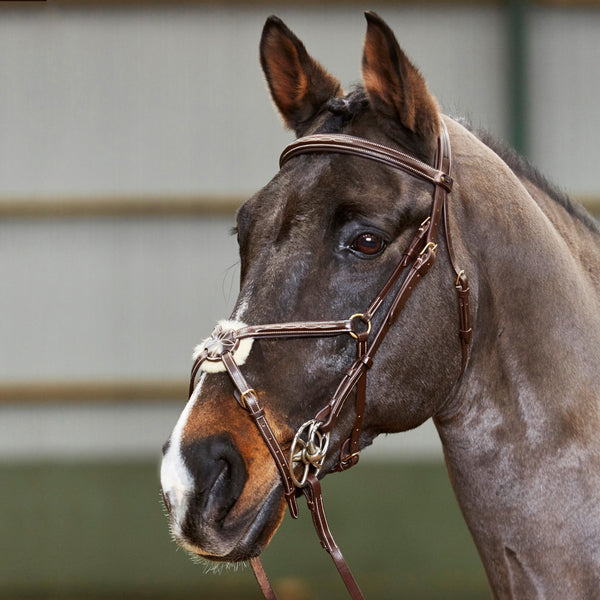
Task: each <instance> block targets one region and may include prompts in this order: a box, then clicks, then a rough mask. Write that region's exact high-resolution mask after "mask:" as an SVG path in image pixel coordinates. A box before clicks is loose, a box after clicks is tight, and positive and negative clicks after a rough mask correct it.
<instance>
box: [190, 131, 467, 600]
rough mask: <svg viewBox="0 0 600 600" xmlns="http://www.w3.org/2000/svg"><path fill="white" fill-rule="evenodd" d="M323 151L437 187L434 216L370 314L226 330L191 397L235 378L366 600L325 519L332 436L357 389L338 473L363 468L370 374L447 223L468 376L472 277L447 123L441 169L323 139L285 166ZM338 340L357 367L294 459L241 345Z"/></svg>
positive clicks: (291, 153)
mask: <svg viewBox="0 0 600 600" xmlns="http://www.w3.org/2000/svg"><path fill="white" fill-rule="evenodd" d="M321 152H327V153H339V154H349V155H354V156H359V157H362V158H367V159H370V160H374V161H377V162H379V163H382V164H385V165H387V166H390V167H393V168H395V169H400V170H402V171H405V172H406V173H409V174H410V175H412V176H414V177H416V178H418V179H422V180H424V181H426V182H428V183H431V184H433V186H434V192H433V201H432V207H431V213H430V215H429V217H428V218H427V219H426V220H425V221H424V222H423V223H422V224H421V226H420V227H419V228H418V230H417V232H416V234H415V236H414V238H413V240H412V241H411V243H410V244H409V246H408V248H407V249H406V251H405V252H404V254H403V256H402V259H401V261H400V262H399V264H398V265H397V266H396V268H395V269H394V271H393V272H392V274H391V275H390V277H389V278H388V280H387V281H386V283H385V285H384V286H383V287H382V289H381V290H380V292H379V293H378V294H377V295H376V296H375V298H374V299H373V301H372V302H371V304H370V305H369V306H368V307H367V308H366V310H365V311H364V312H362V313H357V314H354V315H352V316H351V317H349V318H347V319H343V320H340V321H308V322H291V323H275V324H267V325H244V324H240V326H239V327H231V326H229V327H227V326H224V325H219V326H217V328H216V329H215V330H214V332H213V334H212V336H211V337H210V338H209V339H208V340H206V341H205V342H204V343H203V345H202V346H201V347H200V349H199V351H198V353H197V358H196V360H195V362H194V365H193V367H192V373H191V378H190V390H189V393H190V396H191V395H192V393H193V391H194V388H195V382H196V377H197V374H198V371H199V370H201V369H202V370H204V371H207V372H213V371H214V370H224V371H227V373H228V374H229V376H230V378H231V380H232V382H233V384H234V386H235V391H234V396H235V398H236V400H237V401H238V403H239V404H240V406H241V407H242V408H243V409H245V410H246V411H247V412H248V413H249V415H250V417H251V418H252V419H253V421H254V422H255V424H256V426H257V427H258V430H259V432H260V434H261V436H262V438H263V440H264V442H265V444H266V445H267V447H268V449H269V451H270V453H271V455H272V457H273V460H274V461H275V465H276V466H277V469H278V471H279V474H280V476H281V481H282V484H283V495H284V497H285V500H286V502H287V504H288V508H289V510H290V514H291V515H292V517H293V518H298V505H297V503H296V492H297V491H298V490H300V489H301V490H302V492H303V493H304V495H305V496H306V499H307V504H308V507H309V509H310V511H311V515H312V519H313V524H314V526H315V529H316V531H317V534H318V536H319V540H320V542H321V545H322V546H323V548H324V549H325V550H326V551H327V552H328V553H329V554H330V555H331V557H332V559H333V561H334V563H335V566H336V568H337V569H338V571H339V573H340V576H341V578H342V580H343V581H344V584H345V585H346V588H347V589H348V592H349V593H350V597H351V598H352V599H353V600H364V597H363V595H362V593H361V591H360V589H359V588H358V585H357V584H356V581H355V580H354V578H353V576H352V574H351V572H350V569H349V568H348V565H347V564H346V561H345V560H344V557H343V556H342V553H341V552H340V550H339V548H338V546H337V544H336V543H335V540H334V539H333V536H332V535H331V532H330V530H329V526H328V524H327V519H326V517H325V509H324V506H323V498H322V494H321V486H320V483H319V480H318V478H317V475H318V474H319V472H320V471H321V469H322V467H323V464H324V461H325V458H326V456H327V450H328V446H329V436H330V434H331V431H332V430H333V428H334V427H335V425H336V423H337V420H338V418H339V416H340V414H341V412H342V409H343V407H344V404H345V402H346V400H347V398H348V396H350V394H351V393H352V391H353V390H356V394H355V421H354V425H353V427H352V430H351V432H350V435H349V437H348V438H347V439H346V440H345V442H344V443H343V444H342V447H341V451H340V456H339V459H338V462H337V465H336V466H335V468H334V469H335V470H336V471H343V470H346V469H348V468H350V467H352V466H354V465H355V464H356V463H357V462H358V459H359V453H360V446H359V442H360V433H361V430H362V422H363V418H364V412H365V405H366V389H367V372H368V370H369V369H370V367H371V366H372V364H373V359H374V356H375V353H376V352H377V350H378V349H379V347H380V345H381V343H382V342H383V340H384V338H385V336H386V334H387V333H388V331H389V329H390V327H391V326H392V325H393V323H394V322H395V321H396V319H397V317H398V315H399V314H400V311H401V310H402V309H403V308H404V306H405V304H406V302H407V301H408V299H409V297H410V296H411V294H412V292H413V291H414V289H415V287H416V285H417V284H418V282H419V281H420V280H421V279H422V278H423V277H424V276H425V275H426V274H427V273H428V271H429V270H430V269H431V267H432V266H433V263H434V262H435V258H436V253H437V248H438V246H437V242H436V239H437V238H438V233H439V230H440V227H441V224H442V221H443V227H444V234H445V238H446V247H447V250H448V255H449V259H450V264H451V266H452V269H453V271H454V275H455V277H456V279H455V287H456V293H457V298H458V306H459V328H458V333H459V337H460V340H461V352H462V359H461V376H462V374H463V372H464V370H465V368H466V365H467V360H468V355H469V345H470V341H471V334H472V330H471V326H470V316H469V285H468V281H467V276H466V275H465V272H464V271H463V270H462V269H459V267H458V266H457V261H456V256H455V253H454V247H453V245H452V240H451V236H450V230H449V227H448V206H447V199H448V194H449V193H450V191H451V190H452V183H453V180H452V178H451V176H450V170H451V151H450V140H449V137H448V132H447V130H446V126H445V125H444V123H443V122H442V123H441V134H440V137H439V139H438V151H437V156H436V167H435V168H434V167H431V166H429V165H427V164H425V163H423V162H421V161H419V160H417V159H416V158H414V157H412V156H409V155H407V154H404V153H402V152H399V151H397V150H395V149H392V148H388V147H386V146H382V145H380V144H376V143H374V142H370V141H368V140H364V139H362V138H356V137H352V136H349V135H342V134H331V135H324V134H318V135H310V136H306V137H303V138H300V139H298V140H296V141H295V142H293V143H291V144H290V145H289V146H287V148H285V150H284V151H283V153H282V154H281V157H280V161H279V165H280V167H283V165H284V164H285V163H286V162H287V161H289V160H290V159H292V158H293V157H295V156H298V155H300V154H307V153H321ZM402 275H405V276H404V279H403V280H402V282H401V284H400V287H399V289H398V291H397V292H396V293H395V295H394V296H392V301H391V304H390V306H389V308H388V309H387V312H386V313H385V315H384V317H383V320H382V322H381V324H380V325H379V327H378V328H377V330H376V331H372V320H373V317H374V316H375V314H376V313H377V311H378V310H379V308H380V307H381V305H382V304H383V302H384V301H385V300H386V298H388V297H389V296H390V295H391V292H392V290H393V289H394V288H395V287H396V284H397V283H398V282H399V281H400V279H401V277H402ZM337 335H349V336H350V337H352V338H353V339H354V340H355V342H356V360H355V361H354V363H353V364H352V365H351V366H350V368H349V369H348V370H347V371H346V373H345V375H344V377H343V378H342V380H341V381H340V383H339V385H338V387H337V389H336V391H335V392H334V394H333V396H332V397H331V399H330V400H329V402H328V403H327V404H326V405H325V406H324V407H323V408H322V409H321V410H320V411H319V412H318V413H317V415H316V416H315V417H314V418H313V419H311V420H309V421H307V422H306V423H304V424H303V425H302V426H301V427H300V428H299V429H298V432H297V433H296V435H295V437H294V440H293V442H292V445H291V449H290V452H289V456H288V457H287V458H286V456H285V454H284V452H283V450H282V448H281V446H280V444H279V442H278V441H277V439H276V438H275V435H274V434H273V431H272V429H271V427H270V425H269V423H268V421H267V419H266V417H265V413H264V410H263V408H262V407H261V405H260V404H259V401H258V395H257V393H256V391H255V390H254V389H253V388H252V387H251V386H250V385H249V384H248V382H247V381H246V379H245V378H244V376H243V374H242V372H241V370H240V365H242V364H243V362H244V360H245V358H246V357H245V356H244V357H242V358H239V356H240V354H239V353H238V350H239V348H240V345H241V344H242V343H243V342H244V341H245V340H246V341H247V340H254V339H257V338H295V337H328V336H337ZM248 351H249V350H248ZM236 357H237V358H236ZM211 363H212V364H215V363H216V364H217V365H218V366H217V368H216V369H213V368H211V369H209V368H208V364H211ZM250 563H251V566H252V569H253V571H254V574H255V576H256V579H257V581H258V584H259V586H260V588H261V590H262V592H263V595H264V596H265V598H266V599H267V600H276V596H275V593H274V591H273V589H272V587H271V585H270V584H269V581H268V579H267V577H266V574H265V572H264V570H263V568H262V565H261V563H260V559H259V558H258V557H255V558H253V559H251V561H250Z"/></svg>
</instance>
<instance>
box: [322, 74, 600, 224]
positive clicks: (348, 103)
mask: <svg viewBox="0 0 600 600" xmlns="http://www.w3.org/2000/svg"><path fill="white" fill-rule="evenodd" d="M325 108H326V110H327V111H328V112H329V115H328V116H327V118H326V119H325V120H324V122H322V123H321V124H320V127H319V133H339V132H341V131H342V130H343V128H344V126H345V125H347V124H349V123H351V122H352V121H353V120H354V119H356V118H357V117H360V116H361V115H362V114H364V113H365V112H366V111H367V109H368V108H369V98H368V97H367V93H366V91H365V89H364V88H363V86H362V85H356V86H355V87H354V89H353V90H352V91H351V92H350V93H349V94H348V95H346V96H345V97H344V98H332V99H331V100H329V102H328V103H327V104H326V105H325ZM455 120H456V121H458V122H459V123H460V124H461V125H462V126H463V127H465V128H466V129H468V130H469V131H470V132H471V133H473V135H475V136H476V137H477V138H478V139H479V140H481V142H483V143H484V144H485V145H486V146H487V147H488V148H490V149H491V150H492V151H493V152H495V153H496V154H497V155H498V156H499V157H500V158H501V159H502V160H503V161H504V162H505V163H506V164H507V165H508V166H509V168H510V169H511V170H512V171H513V173H514V174H515V175H516V176H517V177H518V178H519V179H526V180H527V181H530V182H531V183H532V184H533V185H534V186H536V187H537V188H539V189H540V190H541V191H542V192H544V193H545V194H547V195H548V197H550V198H552V199H553V200H554V201H555V202H557V203H558V204H559V205H560V206H562V207H563V208H564V209H565V210H566V211H567V213H568V214H569V215H571V216H572V217H574V218H576V219H578V220H579V221H581V222H582V223H584V224H585V225H586V226H587V227H588V228H589V229H590V230H592V231H594V232H595V233H598V234H600V229H599V228H598V224H597V223H596V221H595V220H594V219H593V218H592V217H591V216H590V214H589V213H588V212H587V211H586V210H585V208H583V206H581V204H579V203H578V202H576V201H575V200H573V199H572V198H570V197H569V196H568V195H567V194H566V193H565V192H564V191H562V190H561V189H559V188H558V187H557V186H556V185H554V184H553V183H551V182H550V181H549V180H548V179H547V178H546V177H545V176H544V175H542V174H541V173H540V171H538V169H537V168H536V167H534V166H533V165H532V164H531V162H530V161H529V160H528V159H527V158H525V157H524V156H522V155H521V154H519V153H518V152H517V151H516V150H514V149H513V148H512V147H510V146H509V145H508V144H506V143H504V142H502V141H500V140H498V139H497V138H495V137H494V136H493V135H491V134H490V133H489V132H488V131H485V130H475V129H474V127H473V125H472V124H471V123H470V122H469V121H468V120H466V119H464V118H455ZM413 150H415V149H413Z"/></svg>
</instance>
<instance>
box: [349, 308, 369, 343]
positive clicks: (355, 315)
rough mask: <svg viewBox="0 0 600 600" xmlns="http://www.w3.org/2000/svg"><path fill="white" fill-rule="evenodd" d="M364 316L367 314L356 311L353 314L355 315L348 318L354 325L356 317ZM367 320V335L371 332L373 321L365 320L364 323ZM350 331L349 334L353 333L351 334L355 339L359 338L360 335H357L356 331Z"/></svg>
mask: <svg viewBox="0 0 600 600" xmlns="http://www.w3.org/2000/svg"><path fill="white" fill-rule="evenodd" d="M364 316H365V315H364V313H355V314H353V315H352V316H351V317H350V318H349V319H348V321H350V325H351V326H352V321H354V319H357V318H362V317H364ZM365 322H366V324H367V335H368V334H369V333H371V321H370V320H369V321H363V323H365ZM348 333H349V334H350V335H351V336H352V337H353V338H354V339H355V340H357V339H358V335H356V333H354V331H352V330H350V331H349V332H348Z"/></svg>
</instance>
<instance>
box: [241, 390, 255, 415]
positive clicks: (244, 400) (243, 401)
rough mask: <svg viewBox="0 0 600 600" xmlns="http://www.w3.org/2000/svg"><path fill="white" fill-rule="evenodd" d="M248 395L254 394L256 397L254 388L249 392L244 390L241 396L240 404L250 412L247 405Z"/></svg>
mask: <svg viewBox="0 0 600 600" xmlns="http://www.w3.org/2000/svg"><path fill="white" fill-rule="evenodd" d="M248 394H254V395H255V396H256V392H255V391H254V388H248V389H247V390H244V391H243V392H241V394H240V404H241V405H242V408H245V409H246V410H248V406H247V405H246V396H247V395H248Z"/></svg>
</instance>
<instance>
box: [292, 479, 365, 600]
mask: <svg viewBox="0 0 600 600" xmlns="http://www.w3.org/2000/svg"><path fill="white" fill-rule="evenodd" d="M307 484H308V485H307V486H306V487H304V488H302V491H303V492H304V495H305V496H306V502H307V504H308V508H309V509H310V514H311V515H312V519H313V525H314V526H315V531H316V532H317V535H318V536H319V541H320V542H321V546H322V547H323V548H324V549H325V550H327V552H328V553H329V555H330V556H331V558H332V560H333V562H334V564H335V567H336V569H337V570H338V573H339V574H340V577H341V578H342V581H343V582H344V585H345V586H346V589H347V590H348V593H349V594H350V597H351V598H352V600H364V596H363V595H362V592H361V591H360V588H359V587H358V584H357V583H356V580H355V579H354V577H353V576H352V573H351V572H350V568H349V567H348V564H347V563H346V561H345V560H344V557H343V556H342V553H341V551H340V549H339V547H338V545H337V544H336V543H335V540H334V539H333V535H331V531H330V529H329V524H328V523H327V518H326V517H325V507H324V505H323V494H322V493H321V484H320V483H319V480H318V479H317V477H316V476H315V474H314V473H310V474H309V476H308V479H307Z"/></svg>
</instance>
